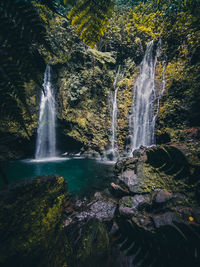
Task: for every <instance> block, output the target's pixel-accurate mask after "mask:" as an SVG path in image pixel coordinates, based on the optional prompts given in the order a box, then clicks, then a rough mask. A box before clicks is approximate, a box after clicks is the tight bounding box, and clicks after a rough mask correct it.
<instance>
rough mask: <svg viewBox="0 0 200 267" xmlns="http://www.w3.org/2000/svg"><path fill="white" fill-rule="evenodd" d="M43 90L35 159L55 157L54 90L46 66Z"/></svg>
mask: <svg viewBox="0 0 200 267" xmlns="http://www.w3.org/2000/svg"><path fill="white" fill-rule="evenodd" d="M43 88H44V91H42V93H41V101H40V113H39V124H38V130H37V141H36V152H35V158H36V159H42V158H52V157H55V156H56V130H55V126H56V108H55V99H54V89H53V86H52V84H51V68H50V66H48V65H47V67H46V70H45V73H44V82H43Z"/></svg>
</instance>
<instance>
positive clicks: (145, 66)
mask: <svg viewBox="0 0 200 267" xmlns="http://www.w3.org/2000/svg"><path fill="white" fill-rule="evenodd" d="M153 48H154V42H153V41H150V42H149V43H148V44H147V48H146V52H145V55H144V58H143V60H142V62H141V64H140V74H139V76H138V78H137V80H136V82H135V85H134V96H133V105H132V112H131V115H130V118H129V131H130V134H129V138H130V145H131V147H130V153H129V156H131V155H132V152H133V151H134V150H135V149H137V148H139V147H140V146H151V145H153V144H154V143H155V140H154V136H155V135H154V131H155V120H154V116H155V103H156V100H157V99H158V98H157V96H156V91H155V67H156V61H157V55H158V51H159V50H160V42H159V44H158V46H157V51H156V55H155V56H154V53H153V52H154V51H153Z"/></svg>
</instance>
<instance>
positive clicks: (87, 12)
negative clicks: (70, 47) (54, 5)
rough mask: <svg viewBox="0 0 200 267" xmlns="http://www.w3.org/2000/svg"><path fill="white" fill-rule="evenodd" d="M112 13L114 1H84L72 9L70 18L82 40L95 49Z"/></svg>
mask: <svg viewBox="0 0 200 267" xmlns="http://www.w3.org/2000/svg"><path fill="white" fill-rule="evenodd" d="M112 11H113V1H112V0H102V1H97V0H83V1H81V2H80V3H78V4H77V5H76V6H75V7H74V8H72V10H71V11H70V12H69V15H68V17H69V18H70V19H71V20H72V25H73V26H75V27H76V28H77V33H78V34H79V35H80V38H81V39H82V40H83V41H84V42H85V43H86V44H88V45H89V46H91V47H94V46H95V44H96V43H97V41H99V40H100V37H101V36H102V35H103V34H104V32H105V31H106V25H107V24H108V22H109V17H110V16H111V15H112Z"/></svg>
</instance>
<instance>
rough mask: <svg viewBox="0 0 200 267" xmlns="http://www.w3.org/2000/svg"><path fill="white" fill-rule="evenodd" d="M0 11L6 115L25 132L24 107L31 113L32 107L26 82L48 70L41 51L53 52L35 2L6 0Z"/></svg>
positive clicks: (0, 88) (0, 67)
mask: <svg viewBox="0 0 200 267" xmlns="http://www.w3.org/2000/svg"><path fill="white" fill-rule="evenodd" d="M0 9H1V13H0V25H1V26H0V31H1V40H2V45H1V48H0V57H1V64H0V74H1V77H2V79H1V81H0V98H1V107H4V111H3V113H2V114H3V115H4V117H5V116H6V117H9V118H11V119H13V120H15V121H16V122H18V123H20V124H21V125H22V127H23V128H24V129H25V125H24V121H23V116H22V113H23V109H24V108H25V110H26V111H27V112H28V107H27V104H26V94H25V88H24V82H26V81H28V80H30V79H33V80H35V81H37V73H38V70H40V71H44V68H45V62H44V60H43V58H42V57H41V56H40V54H39V52H38V50H37V48H38V47H39V46H40V45H43V46H45V47H46V48H47V49H50V45H49V42H48V40H47V35H46V29H45V27H44V25H43V23H42V20H41V19H40V16H39V14H38V12H37V10H36V9H35V7H34V6H33V5H32V3H31V2H29V1H28V2H27V1H23V0H20V1H17V0H15V1H13V0H2V1H1V2H0ZM5 111H6V112H5Z"/></svg>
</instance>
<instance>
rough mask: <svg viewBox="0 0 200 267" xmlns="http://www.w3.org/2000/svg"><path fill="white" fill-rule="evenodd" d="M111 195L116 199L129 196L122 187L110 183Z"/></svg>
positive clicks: (126, 189)
mask: <svg viewBox="0 0 200 267" xmlns="http://www.w3.org/2000/svg"><path fill="white" fill-rule="evenodd" d="M110 186H111V193H112V194H113V195H114V196H116V197H123V196H126V195H128V194H129V190H128V188H123V187H122V186H120V185H118V184H115V183H111V184H110Z"/></svg>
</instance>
